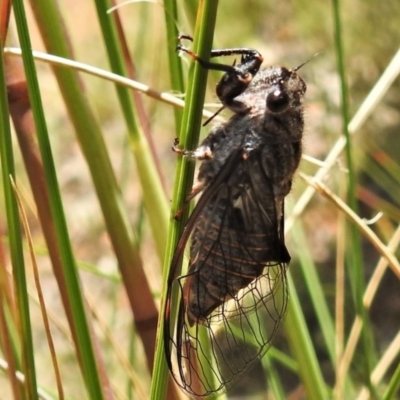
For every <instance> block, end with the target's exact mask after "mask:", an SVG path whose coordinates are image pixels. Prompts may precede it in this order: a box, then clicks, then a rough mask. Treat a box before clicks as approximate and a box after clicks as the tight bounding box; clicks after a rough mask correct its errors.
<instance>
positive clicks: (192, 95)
mask: <svg viewBox="0 0 400 400" xmlns="http://www.w3.org/2000/svg"><path fill="white" fill-rule="evenodd" d="M217 8H218V1H216V0H205V1H203V2H200V3H199V8H198V14H197V21H196V28H195V34H194V43H193V49H194V52H195V53H196V54H198V55H199V56H200V57H202V58H203V59H205V60H208V59H209V57H210V53H211V49H212V38H213V32H214V26H215V20H216V14H217ZM206 79H207V71H206V70H205V69H204V68H202V67H201V66H200V65H199V64H198V63H192V65H191V69H190V72H189V80H188V81H189V87H188V90H187V94H186V99H185V100H186V104H185V109H184V113H183V116H182V125H181V128H180V136H179V139H180V143H181V145H182V147H183V148H185V149H193V148H195V147H196V145H197V143H198V140H199V134H200V125H201V119H202V109H203V103H204V97H205V88H206ZM193 174H194V165H193V163H192V162H188V161H187V160H185V159H184V158H180V159H178V161H177V168H176V174H175V185H174V191H173V197H172V211H171V224H170V229H169V234H168V243H167V250H166V256H165V260H164V273H163V287H164V290H163V297H162V310H163V309H164V305H165V300H166V299H165V295H166V290H167V284H168V275H169V269H170V263H171V260H172V257H173V254H174V251H175V248H176V245H177V243H178V240H179V237H180V235H181V233H182V231H183V228H184V225H185V222H186V219H187V214H188V213H187V208H186V210H185V211H184V213H183V215H182V218H180V220H179V221H176V220H174V219H173V215H175V213H176V212H177V211H178V210H179V209H180V208H181V207H182V205H183V204H184V201H185V198H186V196H187V194H188V193H189V192H190V189H191V186H192V184H193ZM177 273H178V274H179V271H177ZM171 307H172V308H175V309H176V307H177V304H172V306H171ZM161 314H162V313H161ZM161 317H162V315H161ZM162 321H163V320H162V319H161V322H160V323H159V327H160V328H159V330H158V341H157V343H158V346H157V353H156V360H155V366H154V371H153V381H152V388H151V399H152V400H159V399H163V398H164V396H165V387H166V382H167V376H168V369H167V364H166V362H165V357H164V343H163V337H164V326H163V324H162Z"/></svg>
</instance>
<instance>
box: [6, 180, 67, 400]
mask: <svg viewBox="0 0 400 400" xmlns="http://www.w3.org/2000/svg"><path fill="white" fill-rule="evenodd" d="M10 179H11V184H12V186H13V189H14V193H15V198H16V200H17V204H18V208H19V213H20V215H21V222H22V226H23V228H24V231H25V234H26V237H27V240H28V247H29V254H30V256H31V261H32V269H33V275H34V280H35V285H36V291H37V295H38V298H39V304H40V310H41V312H42V317H43V325H44V330H45V332H46V338H47V343H48V345H49V350H50V354H51V360H52V363H53V368H54V374H55V377H56V383H57V390H58V397H59V399H60V400H63V399H64V390H63V385H62V379H61V374H60V368H59V365H58V362H57V355H56V350H55V346H54V341H53V338H52V336H51V330H50V323H49V318H48V315H47V310H46V304H45V302H44V296H43V290H42V286H41V284H40V277H39V271H38V266H37V263H36V257H35V251H34V249H33V243H32V235H31V232H30V229H29V224H28V220H27V218H26V214H25V210H24V207H23V205H22V202H21V198H20V196H19V193H18V189H17V187H16V184H15V182H14V180H13V179H12V177H11V176H10Z"/></svg>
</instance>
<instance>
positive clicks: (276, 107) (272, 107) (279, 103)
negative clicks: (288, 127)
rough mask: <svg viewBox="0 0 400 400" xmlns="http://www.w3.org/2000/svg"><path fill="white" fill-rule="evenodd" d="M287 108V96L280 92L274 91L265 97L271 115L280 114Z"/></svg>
mask: <svg viewBox="0 0 400 400" xmlns="http://www.w3.org/2000/svg"><path fill="white" fill-rule="evenodd" d="M288 107H289V96H288V94H287V93H286V92H284V91H282V90H279V89H277V90H275V91H273V92H271V93H269V94H268V96H267V108H268V110H269V111H271V112H273V113H280V112H282V111H285V110H286V109H287V108H288Z"/></svg>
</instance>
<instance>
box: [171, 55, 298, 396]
mask: <svg viewBox="0 0 400 400" xmlns="http://www.w3.org/2000/svg"><path fill="white" fill-rule="evenodd" d="M189 54H191V55H192V56H194V55H193V54H192V53H190V52H189ZM230 54H241V55H242V59H241V63H239V64H237V65H236V66H225V65H220V64H217V65H216V64H210V63H206V62H204V61H202V60H199V59H198V58H196V59H197V60H198V61H199V62H201V63H202V65H204V66H205V67H206V68H215V69H219V70H224V71H226V73H225V75H224V77H223V78H222V79H221V81H220V83H219V85H218V87H217V94H218V95H219V97H220V99H221V101H222V103H223V105H224V106H225V107H229V108H230V109H231V110H232V111H234V112H235V115H234V116H233V117H232V118H231V119H230V120H229V121H228V122H226V123H225V124H222V125H220V126H217V127H215V128H214V129H213V130H212V131H211V133H210V134H209V135H208V136H207V138H206V139H205V140H204V141H203V143H202V145H201V146H200V147H199V148H198V149H197V150H195V151H194V152H185V151H179V152H181V153H183V154H185V155H187V156H192V157H196V158H199V159H201V160H203V161H202V165H201V166H200V170H199V175H198V181H199V185H198V186H197V187H200V188H201V189H202V194H201V197H200V199H199V201H198V203H197V205H196V207H195V209H194V211H193V213H192V215H191V217H190V218H189V221H188V223H187V226H186V228H185V232H184V234H183V235H182V237H181V239H180V242H179V244H178V247H177V250H176V253H175V256H174V259H173V262H172V268H171V273H170V278H169V287H168V294H167V301H166V310H165V331H164V332H165V336H164V338H165V348H166V352H167V358H168V363H169V367H170V369H171V371H172V374H173V376H174V378H175V380H176V382H177V383H178V384H179V385H180V386H181V387H182V388H183V389H184V390H185V391H186V392H187V393H188V394H189V395H190V396H192V397H194V398H197V397H202V396H211V397H212V396H214V395H215V396H216V395H218V394H220V393H221V392H223V391H225V390H226V389H227V387H228V386H229V384H231V383H232V382H233V381H234V378H235V377H236V376H238V375H239V374H240V373H242V372H243V371H244V370H246V369H248V368H249V367H250V366H251V365H253V364H254V362H255V361H256V360H257V359H259V358H260V357H261V356H262V355H263V354H265V352H266V350H267V349H268V348H269V346H270V344H271V340H272V338H273V336H274V334H275V332H276V330H277V328H278V326H279V324H280V321H281V320H282V318H283V315H284V313H285V310H286V306H287V296H288V294H287V287H286V275H285V273H286V267H287V264H288V262H289V261H290V256H289V253H288V251H287V249H286V246H285V242H284V232H283V224H284V199H285V196H286V195H287V194H288V193H289V191H290V189H291V183H292V179H293V174H294V173H295V171H296V169H297V167H298V164H299V161H300V157H301V139H302V131H303V106H302V99H303V96H304V93H305V90H306V86H305V84H304V82H303V80H302V79H301V78H300V77H299V76H298V75H297V73H296V72H295V71H290V70H288V69H286V68H283V67H270V68H267V69H265V70H263V71H261V72H258V69H259V67H260V65H261V62H262V57H261V55H260V54H259V53H258V52H256V51H255V50H249V49H234V50H217V51H215V52H213V53H212V56H216V55H230ZM194 57H195V56H194ZM238 86H240V87H238ZM196 192H199V190H198V189H197V190H196ZM189 241H190V257H189V266H188V269H187V272H186V274H185V275H183V276H180V277H177V276H176V268H177V266H178V264H179V263H180V261H181V259H182V257H183V252H184V248H185V246H186V244H187V243H188V242H189ZM172 304H178V311H177V313H176V315H173V314H172V313H171V305H172Z"/></svg>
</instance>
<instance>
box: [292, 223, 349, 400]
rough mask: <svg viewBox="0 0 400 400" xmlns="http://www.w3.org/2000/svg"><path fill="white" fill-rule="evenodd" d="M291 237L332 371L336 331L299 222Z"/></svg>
mask: <svg viewBox="0 0 400 400" xmlns="http://www.w3.org/2000/svg"><path fill="white" fill-rule="evenodd" d="M292 235H293V238H294V240H295V243H296V247H297V248H298V249H302V250H301V251H300V252H299V259H300V264H301V269H302V272H303V276H304V279H305V281H306V285H307V288H308V292H309V296H310V298H311V302H312V304H313V307H314V310H315V314H316V317H317V319H318V322H319V326H320V329H321V333H322V336H323V338H324V341H325V346H326V349H327V351H328V354H329V358H330V360H331V363H332V366H333V368H334V369H336V368H337V365H338V359H337V354H336V346H335V345H336V340H335V339H336V337H337V336H336V333H337V332H336V330H335V324H334V321H333V318H332V316H331V313H330V311H329V307H328V304H327V302H326V299H325V295H324V291H323V288H322V286H321V281H320V279H319V277H318V274H317V271H316V267H315V264H314V262H313V260H312V257H311V254H310V252H309V251H308V248H307V243H306V240H305V236H304V231H303V227H302V224H301V222H300V221H298V223H297V224H296V225H295V227H294V229H293V230H292ZM344 378H345V382H344V384H345V390H346V393H347V395H348V396H349V397H351V396H352V393H354V387H353V385H352V382H351V379H350V377H349V376H348V375H347V376H345V377H344Z"/></svg>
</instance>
